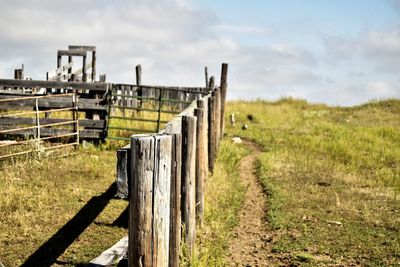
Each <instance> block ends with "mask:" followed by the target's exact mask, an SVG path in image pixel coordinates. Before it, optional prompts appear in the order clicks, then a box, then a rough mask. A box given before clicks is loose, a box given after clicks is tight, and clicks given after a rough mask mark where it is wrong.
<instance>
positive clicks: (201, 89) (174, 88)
mask: <svg viewBox="0 0 400 267" xmlns="http://www.w3.org/2000/svg"><path fill="white" fill-rule="evenodd" d="M0 85H1V83H0ZM121 85H129V86H133V87H139V86H138V85H134V84H122V83H119V84H113V86H121ZM140 87H142V88H144V89H157V90H159V89H164V90H168V91H179V92H184V93H197V94H201V95H207V94H208V88H205V87H180V86H161V85H144V84H141V85H140Z"/></svg>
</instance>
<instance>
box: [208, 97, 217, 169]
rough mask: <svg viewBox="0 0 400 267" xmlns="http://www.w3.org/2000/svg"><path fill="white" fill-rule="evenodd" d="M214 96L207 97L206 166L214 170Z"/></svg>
mask: <svg viewBox="0 0 400 267" xmlns="http://www.w3.org/2000/svg"><path fill="white" fill-rule="evenodd" d="M215 141H216V139H215V96H214V94H211V96H210V98H209V99H208V168H209V170H210V171H211V172H213V171H214V160H215Z"/></svg>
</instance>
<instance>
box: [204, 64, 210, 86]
mask: <svg viewBox="0 0 400 267" xmlns="http://www.w3.org/2000/svg"><path fill="white" fill-rule="evenodd" d="M204 74H205V78H206V88H208V87H209V83H208V68H207V67H204Z"/></svg>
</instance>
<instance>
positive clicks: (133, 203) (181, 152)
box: [117, 64, 227, 267]
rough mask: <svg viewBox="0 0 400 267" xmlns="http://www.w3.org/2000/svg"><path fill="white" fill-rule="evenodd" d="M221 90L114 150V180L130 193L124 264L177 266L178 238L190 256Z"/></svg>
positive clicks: (218, 130) (217, 129) (218, 126)
mask: <svg viewBox="0 0 400 267" xmlns="http://www.w3.org/2000/svg"><path fill="white" fill-rule="evenodd" d="M224 65H226V64H224ZM224 68H227V65H226V66H225V67H224V66H223V69H224ZM222 72H224V70H223V71H222ZM222 76H223V77H224V79H222V80H221V84H222V85H224V84H225V85H224V86H225V89H224V90H225V93H223V94H225V95H226V80H225V79H226V78H227V75H226V73H225V74H224V75H222ZM221 88H222V87H218V88H214V89H213V90H212V92H210V93H208V94H207V95H206V96H203V97H202V98H201V99H199V100H197V101H193V102H192V104H191V105H190V106H189V107H188V108H187V109H186V110H184V111H183V112H182V113H180V114H179V115H178V116H177V117H175V118H174V119H173V120H172V121H170V122H169V123H167V125H166V126H165V127H164V129H163V130H161V131H160V132H159V133H157V134H146V135H143V134H142V135H133V136H132V137H131V145H130V146H126V147H124V148H122V149H121V150H119V151H118V152H117V155H118V157H119V158H118V159H119V163H118V167H117V171H118V177H117V183H120V184H123V187H124V189H125V191H129V201H130V205H129V207H130V210H129V214H130V216H129V219H130V220H129V242H128V243H129V250H128V255H129V266H154V267H155V266H157V267H158V266H173V267H177V266H179V253H180V247H181V242H184V243H185V245H186V247H187V248H188V253H189V257H190V255H191V253H192V251H193V249H194V244H195V239H196V227H201V225H202V221H203V210H204V193H205V192H204V180H205V178H206V175H207V173H208V171H209V170H210V171H212V170H213V167H214V162H215V159H216V155H217V150H218V145H219V140H220V139H221V138H222V133H223V123H222V118H223V117H224V111H223V110H222V109H223V108H222V107H223V106H224V103H223V102H224V101H225V98H224V97H221V95H223V94H222V93H221V91H222V89H221ZM210 154H211V156H210ZM129 156H130V157H131V158H130V159H129ZM121 157H126V158H121ZM130 164H131V166H129V165H130ZM120 175H125V177H121V176H120ZM124 179H126V180H125V181H123V180H124ZM128 179H129V181H130V182H129V181H128ZM129 184H130V185H129ZM128 185H129V186H128ZM127 189H128V190H127ZM120 193H121V191H120ZM126 193H128V192H126ZM167 202H168V205H166V203H167ZM181 227H182V228H181ZM181 229H182V230H183V232H182V233H181Z"/></svg>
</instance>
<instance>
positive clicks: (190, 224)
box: [181, 116, 197, 255]
mask: <svg viewBox="0 0 400 267" xmlns="http://www.w3.org/2000/svg"><path fill="white" fill-rule="evenodd" d="M196 122H197V118H196V117H193V116H183V117H182V190H181V193H182V223H183V224H184V226H185V228H184V229H185V233H184V237H185V243H186V245H187V247H188V250H189V254H190V255H191V253H192V251H193V248H194V244H195V239H196V170H195V168H196Z"/></svg>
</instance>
